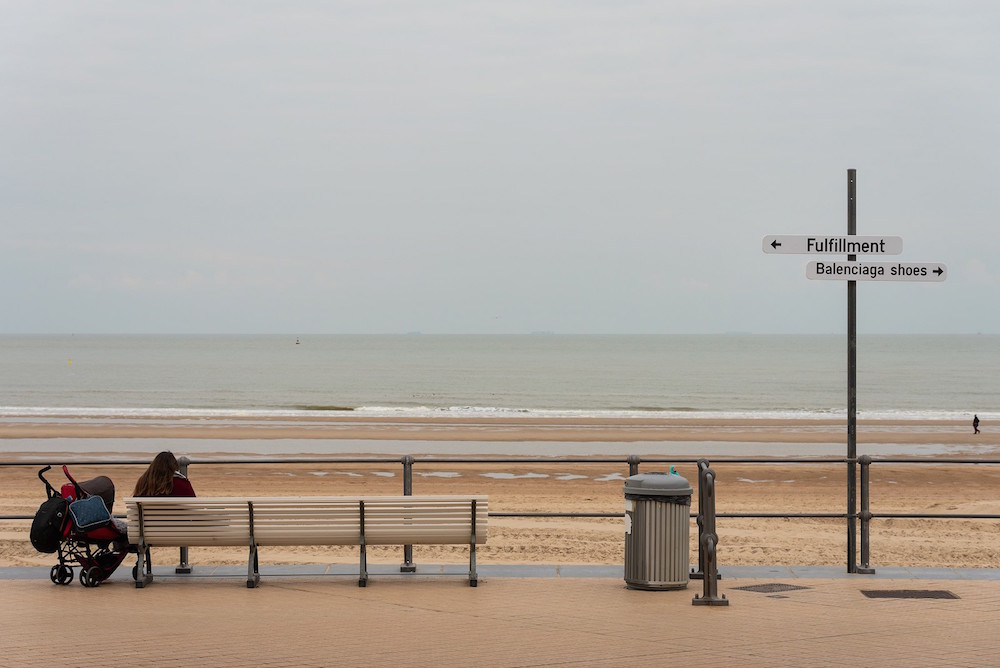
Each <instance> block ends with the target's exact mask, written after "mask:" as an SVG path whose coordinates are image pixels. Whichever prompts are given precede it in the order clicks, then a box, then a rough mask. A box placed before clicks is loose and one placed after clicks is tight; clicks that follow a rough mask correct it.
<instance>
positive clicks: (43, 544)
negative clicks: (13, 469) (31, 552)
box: [31, 466, 129, 587]
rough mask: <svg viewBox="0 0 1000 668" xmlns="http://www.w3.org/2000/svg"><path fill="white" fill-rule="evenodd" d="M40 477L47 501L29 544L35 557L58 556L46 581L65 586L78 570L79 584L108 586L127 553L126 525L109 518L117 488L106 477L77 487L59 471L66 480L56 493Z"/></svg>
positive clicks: (43, 470) (48, 467)
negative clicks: (106, 581) (104, 584)
mask: <svg viewBox="0 0 1000 668" xmlns="http://www.w3.org/2000/svg"><path fill="white" fill-rule="evenodd" d="M51 468H52V467H51V466H46V467H45V468H43V469H42V470H40V471H39V472H38V478H39V479H40V480H41V481H42V482H43V483H45V490H46V494H47V496H48V498H47V499H46V501H45V502H44V503H42V505H41V507H39V509H38V512H37V513H36V514H35V519H34V521H33V522H32V525H31V544H32V545H34V546H35V549H36V550H38V551H39V552H45V553H49V554H51V553H53V552H55V553H56V554H57V555H58V558H59V563H58V564H56V565H55V566H53V567H52V570H51V571H50V572H49V579H51V580H52V582H53V583H55V584H61V585H66V584H69V583H71V582H72V581H73V565H79V566H80V584H82V585H83V586H84V587H96V586H98V585H99V584H101V582H103V581H104V580H106V579H107V578H108V577H109V576H110V575H111V574H112V573H113V572H114V571H115V569H116V568H118V565H119V564H121V562H122V560H124V559H125V556H126V555H127V554H128V552H129V544H128V534H127V531H126V529H125V526H124V523H121V522H120V521H118V520H115V519H114V518H113V517H112V516H111V508H112V507H113V506H114V503H115V485H114V483H113V482H111V479H110V478H108V477H107V476H98V477H97V478H94V479H92V480H87V481H84V482H81V483H78V482H77V481H76V480H74V479H73V476H71V475H70V473H69V469H68V468H67V467H66V466H63V467H62V469H63V473H65V474H66V478H67V479H68V480H69V482H68V483H65V484H64V485H63V486H62V488H61V489H60V490H59V491H56V489H55V488H54V487H53V486H52V485H51V484H50V483H49V481H48V480H46V479H45V475H44V474H45V472H46V471H48V470H49V469H51Z"/></svg>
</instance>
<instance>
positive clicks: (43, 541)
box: [30, 496, 69, 554]
mask: <svg viewBox="0 0 1000 668" xmlns="http://www.w3.org/2000/svg"><path fill="white" fill-rule="evenodd" d="M68 509H69V504H68V503H67V501H66V499H64V498H62V497H61V496H50V497H49V498H48V499H47V500H46V501H44V502H42V505H40V506H39V507H38V512H37V513H35V519H34V520H32V522H31V533H30V537H31V544H32V545H33V546H34V547H35V549H36V550H38V551H39V552H44V553H46V554H52V553H53V552H56V551H57V550H58V549H59V541H60V540H62V537H63V529H64V528H65V527H66V518H67V517H68V516H69V512H68Z"/></svg>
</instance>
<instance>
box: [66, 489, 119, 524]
mask: <svg viewBox="0 0 1000 668" xmlns="http://www.w3.org/2000/svg"><path fill="white" fill-rule="evenodd" d="M69 514H70V517H72V518H73V526H75V527H76V528H77V529H78V530H79V531H90V530H92V529H99V528H100V527H103V526H107V525H108V524H110V523H111V513H109V512H108V507H107V506H106V505H104V499H102V498H101V497H99V496H88V497H87V498H86V499H79V500H77V501H74V502H73V503H71V504H69Z"/></svg>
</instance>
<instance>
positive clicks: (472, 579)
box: [469, 542, 479, 587]
mask: <svg viewBox="0 0 1000 668" xmlns="http://www.w3.org/2000/svg"><path fill="white" fill-rule="evenodd" d="M469 586H470V587H478V586H479V575H478V574H477V573H476V543H475V542H472V543H470V544H469Z"/></svg>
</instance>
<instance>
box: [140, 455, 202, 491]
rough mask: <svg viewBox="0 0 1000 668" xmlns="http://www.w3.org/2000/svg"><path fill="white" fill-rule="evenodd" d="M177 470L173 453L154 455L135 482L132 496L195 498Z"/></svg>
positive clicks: (189, 484) (187, 482) (190, 487)
mask: <svg viewBox="0 0 1000 668" xmlns="http://www.w3.org/2000/svg"><path fill="white" fill-rule="evenodd" d="M178 468H179V466H178V464H177V458H176V457H174V453H172V452H169V451H166V450H165V451H163V452H161V453H160V454H158V455H156V457H155V458H154V459H153V461H152V463H151V464H150V465H149V468H147V469H146V470H145V471H144V472H143V474H142V475H141V476H139V479H138V480H137V481H136V483H135V490H134V491H133V492H132V496H195V493H194V487H192V486H191V482H190V481H189V480H188V479H187V478H186V477H184V476H183V475H181V473H180V472H179V471H178V470H177V469H178Z"/></svg>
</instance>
